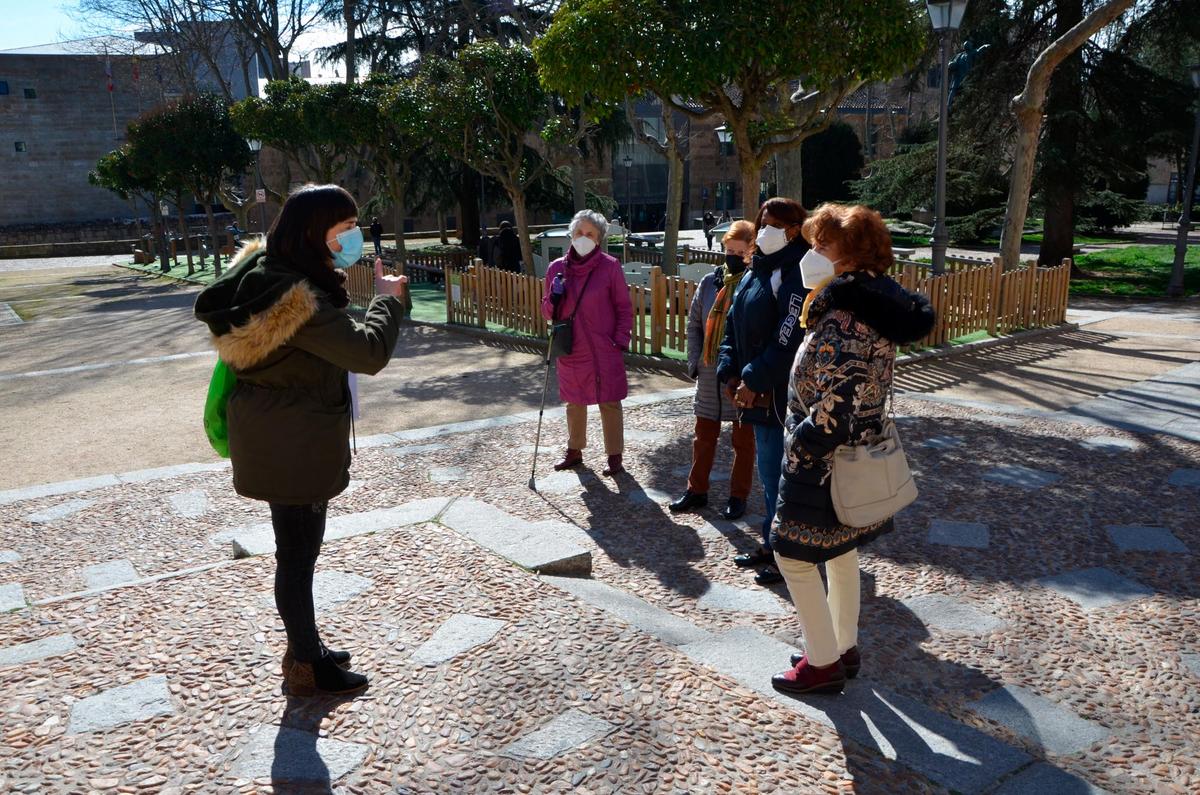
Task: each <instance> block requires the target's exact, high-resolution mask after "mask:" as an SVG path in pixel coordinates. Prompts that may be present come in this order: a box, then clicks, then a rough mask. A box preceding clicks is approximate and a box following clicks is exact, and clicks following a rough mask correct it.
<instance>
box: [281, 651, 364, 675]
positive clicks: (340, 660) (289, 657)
mask: <svg viewBox="0 0 1200 795" xmlns="http://www.w3.org/2000/svg"><path fill="white" fill-rule="evenodd" d="M321 650H322V651H324V652H325V653H326V654H328V655H329V659H331V660H333V661H334V662H335V663H337V664H338V666H339V667H341V668H349V667H350V652H348V651H334V650H333V649H326V648H325V646H324V645H322V646H321ZM295 661H296V656H295V655H294V654H292V644H290V643H289V644H288V647H287V648H286V649H284V651H283V663H282V664H280V666H279V672H280V673H281V674H282V675H283V677H284V678H285V679H286V678H287V672H288V668H290V667H292V663H294V662H295Z"/></svg>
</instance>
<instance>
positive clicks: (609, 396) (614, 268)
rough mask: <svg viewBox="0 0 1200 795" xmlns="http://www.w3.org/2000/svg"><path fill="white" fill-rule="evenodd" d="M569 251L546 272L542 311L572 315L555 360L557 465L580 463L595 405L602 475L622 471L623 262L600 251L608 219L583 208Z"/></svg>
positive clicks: (629, 313) (628, 310)
mask: <svg viewBox="0 0 1200 795" xmlns="http://www.w3.org/2000/svg"><path fill="white" fill-rule="evenodd" d="M570 235H571V246H570V248H568V249H567V255H566V256H565V257H563V258H562V259H558V260H555V261H554V262H553V263H551V264H550V268H549V269H548V270H547V271H546V286H545V293H544V295H543V297H542V315H543V316H545V318H546V319H547V320H549V321H551V323H557V322H561V321H563V320H565V319H567V318H570V317H572V315H574V320H573V321H572V327H573V334H574V337H573V340H574V342H573V344H572V346H571V352H570V353H569V354H567V355H566V356H561V357H559V358H558V359H556V360H555V361H556V365H555V366H556V369H557V370H558V396H559V399H560V400H562V401H563V402H564V403H566V404H567V452H566V454H565V455H564V456H563V459H562V461H559V462H558V463H557V464H555V465H554V468H555V469H557V470H563V469H570V468H572V467H576V466H579V465H580V464H582V463H583V448H584V447H586V446H587V407H588V406H591V405H599V406H600V424H601V426H602V427H603V429H604V451H605V453H607V454H608V466H607V467H606V468H605V469H604V474H605V475H618V474H620V473H621V472H624V471H625V468H624V466H622V464H621V455H622V453H623V452H624V447H625V421H624V418H623V416H622V413H621V401H622V400H624V399H625V397H626V396H627V395H628V394H629V382H628V381H627V379H626V377H625V351H626V350H628V349H629V340H630V336H631V335H632V332H633V305H632V304H631V303H630V301H629V286H628V285H627V284H626V283H625V274H624V272H623V271H622V270H621V263H620V262H619V261H617V259H616V258H615V257H611V256H609V255H608V254H606V253H605V252H604V251H603V248H604V244H605V242H606V241H607V236H608V221H607V220H606V219H605V218H604V216H603V215H601V214H600V213H598V212H594V211H592V210H581V211H580V212H578V213H576V214H575V217H574V218H572V219H571V226H570Z"/></svg>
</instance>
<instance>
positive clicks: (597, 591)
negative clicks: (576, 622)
mask: <svg viewBox="0 0 1200 795" xmlns="http://www.w3.org/2000/svg"><path fill="white" fill-rule="evenodd" d="M542 581H543V582H546V583H549V584H551V585H553V586H554V587H555V588H561V589H562V590H564V591H567V592H568V593H571V594H574V595H575V596H576V597H578V598H579V599H581V600H582V601H584V602H586V603H588V604H590V605H592V606H593V607H598V608H600V609H601V610H603V611H604V612H606V613H609V614H611V615H614V616H616V617H617V618H619V619H620V620H621V621H624V622H625V623H627V624H629V625H630V626H632V627H635V628H636V629H640V630H641V631H643V632H646V633H648V634H650V635H653V636H654V637H656V638H658V639H659V640H661V641H663V642H664V643H669V644H671V645H672V646H679V645H681V644H684V643H694V642H695V641H698V640H703V639H704V638H707V637H709V633H708V632H706V631H705V630H703V629H701V628H700V627H697V626H696V625H695V624H693V623H692V622H690V621H688V620H686V619H684V618H680V617H679V616H677V615H675V614H674V613H672V612H671V611H669V610H663V609H662V608H661V607H656V606H654V605H652V604H650V603H649V602H647V601H646V600H644V599H641V598H639V597H637V596H634V595H633V594H631V593H628V592H627V591H622V590H620V589H619V588H613V587H612V586H611V585H606V584H604V583H602V582H599V581H597V580H590V579H584V578H582V577H543V578H542Z"/></svg>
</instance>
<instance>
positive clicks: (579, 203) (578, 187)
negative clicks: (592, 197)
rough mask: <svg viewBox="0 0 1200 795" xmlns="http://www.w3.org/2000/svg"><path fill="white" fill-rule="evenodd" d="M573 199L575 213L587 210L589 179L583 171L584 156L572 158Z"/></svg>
mask: <svg viewBox="0 0 1200 795" xmlns="http://www.w3.org/2000/svg"><path fill="white" fill-rule="evenodd" d="M571 198H572V200H573V202H574V204H575V212H579V211H580V210H586V209H587V179H586V178H585V173H584V169H583V155H581V154H578V153H576V154H575V156H574V157H573V158H571Z"/></svg>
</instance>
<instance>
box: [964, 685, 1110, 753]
mask: <svg viewBox="0 0 1200 795" xmlns="http://www.w3.org/2000/svg"><path fill="white" fill-rule="evenodd" d="M969 707H970V708H971V709H972V710H974V711H975V712H977V713H979V714H980V715H982V716H983V717H985V718H988V719H990V720H994V721H996V722H997V723H999V724H1001V725H1003V726H1006V727H1007V728H1008V729H1010V730H1011V731H1013V732H1014V733H1016V734H1019V735H1021V736H1022V737H1024V738H1026V739H1028V740H1030V741H1032V742H1034V743H1037V744H1038V745H1040V746H1041V747H1042V748H1044V749H1045V750H1046V751H1047V752H1048V753H1051V754H1057V755H1059V756H1066V755H1068V754H1075V753H1079V752H1080V751H1083V750H1085V749H1087V748H1090V747H1091V746H1093V745H1095V744H1096V743H1098V742H1102V741H1103V740H1105V739H1107V738H1108V737H1109V736H1110V735H1111V734H1112V731H1111V730H1109V729H1107V728H1105V727H1104V726H1101V725H1100V724H1099V723H1096V722H1094V721H1090V720H1084V719H1083V718H1081V717H1079V716H1078V715H1076V714H1075V713H1074V712H1072V711H1071V710H1069V709H1067V708H1066V707H1063V706H1062V705H1060V704H1058V703H1056V702H1054V701H1051V700H1050V699H1048V698H1046V697H1044V696H1041V695H1039V694H1037V693H1035V692H1034V691H1032V690H1030V689H1029V688H1025V687H1019V686H1017V685H1004V686H1003V687H1001V688H1000V689H998V690H993V691H992V692H991V693H988V694H987V695H986V696H984V697H983V698H981V699H979V700H978V701H975V702H973V703H971V704H970V705H969Z"/></svg>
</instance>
